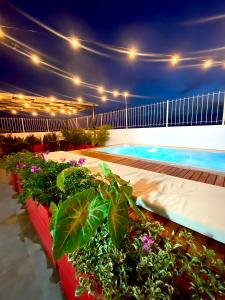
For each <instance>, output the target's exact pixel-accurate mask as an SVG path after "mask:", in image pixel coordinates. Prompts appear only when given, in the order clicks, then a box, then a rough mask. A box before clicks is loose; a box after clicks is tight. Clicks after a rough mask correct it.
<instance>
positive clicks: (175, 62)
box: [170, 55, 180, 66]
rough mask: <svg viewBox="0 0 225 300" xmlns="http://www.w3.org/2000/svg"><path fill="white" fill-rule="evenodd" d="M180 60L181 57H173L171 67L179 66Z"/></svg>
mask: <svg viewBox="0 0 225 300" xmlns="http://www.w3.org/2000/svg"><path fill="white" fill-rule="evenodd" d="M179 60H180V56H179V55H173V56H172V58H171V60H170V63H171V65H173V66H175V65H177V64H178V62H179Z"/></svg>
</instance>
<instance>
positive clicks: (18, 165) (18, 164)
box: [16, 161, 22, 169]
mask: <svg viewBox="0 0 225 300" xmlns="http://www.w3.org/2000/svg"><path fill="white" fill-rule="evenodd" d="M21 167H22V165H21V163H20V162H19V161H18V162H17V163H16V168H17V169H20V168H21Z"/></svg>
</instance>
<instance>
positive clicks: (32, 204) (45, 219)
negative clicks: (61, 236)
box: [26, 199, 55, 266]
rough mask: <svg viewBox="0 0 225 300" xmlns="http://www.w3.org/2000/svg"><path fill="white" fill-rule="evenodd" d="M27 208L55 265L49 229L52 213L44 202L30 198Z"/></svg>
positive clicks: (31, 220)
mask: <svg viewBox="0 0 225 300" xmlns="http://www.w3.org/2000/svg"><path fill="white" fill-rule="evenodd" d="M26 208H27V212H28V215H29V219H30V222H31V223H32V225H33V227H34V229H35V231H36V233H37V235H38V237H39V239H40V241H41V244H42V246H43V248H44V250H45V252H46V253H47V255H48V257H49V258H50V260H51V262H52V264H53V266H55V261H54V258H53V254H52V236H51V233H50V230H49V222H50V217H51V216H50V213H49V209H48V208H47V207H45V206H43V205H42V204H38V202H37V201H34V200H33V199H28V200H27V202H26Z"/></svg>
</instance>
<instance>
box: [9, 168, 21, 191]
mask: <svg viewBox="0 0 225 300" xmlns="http://www.w3.org/2000/svg"><path fill="white" fill-rule="evenodd" d="M11 181H12V186H13V189H14V191H15V192H17V193H18V194H21V192H22V187H21V184H20V182H19V175H18V174H17V173H11Z"/></svg>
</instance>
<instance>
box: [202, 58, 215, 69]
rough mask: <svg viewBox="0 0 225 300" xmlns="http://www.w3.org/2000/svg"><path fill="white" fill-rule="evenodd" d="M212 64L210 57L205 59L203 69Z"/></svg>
mask: <svg viewBox="0 0 225 300" xmlns="http://www.w3.org/2000/svg"><path fill="white" fill-rule="evenodd" d="M212 64H213V61H212V60H211V59H208V60H206V61H205V62H204V63H203V69H208V68H210V67H212Z"/></svg>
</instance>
